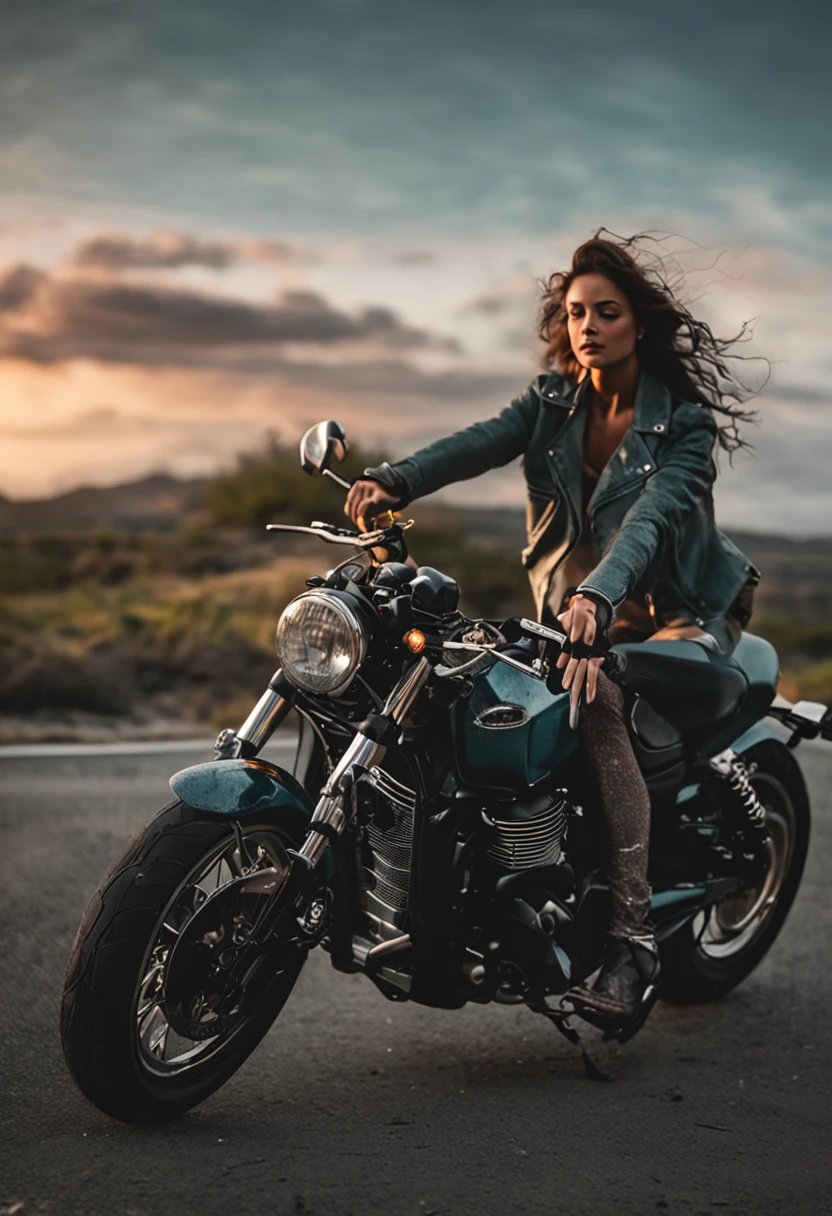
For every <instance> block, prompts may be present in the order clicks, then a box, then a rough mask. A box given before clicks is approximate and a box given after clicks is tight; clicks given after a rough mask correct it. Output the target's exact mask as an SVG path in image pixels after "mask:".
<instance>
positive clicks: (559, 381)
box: [540, 371, 673, 435]
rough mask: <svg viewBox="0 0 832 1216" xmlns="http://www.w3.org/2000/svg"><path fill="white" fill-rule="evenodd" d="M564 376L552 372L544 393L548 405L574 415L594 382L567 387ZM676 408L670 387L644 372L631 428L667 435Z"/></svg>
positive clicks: (640, 380)
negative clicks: (563, 408)
mask: <svg viewBox="0 0 832 1216" xmlns="http://www.w3.org/2000/svg"><path fill="white" fill-rule="evenodd" d="M564 384H565V382H564V379H563V377H562V376H559V375H554V374H553V375H551V376H548V377H547V378H546V380H545V381H544V383H543V385H542V387H541V391H540V396H541V398H542V400H543V401H545V402H546V403H547V404H548V405H560V406H564V407H566V408H567V409H568V410H569V412H570V414H571V413H574V411H575V410H576V409H578V408H579V407H580V405H581V403H582V402H583V401H584V400H585V394H586V391H587V389H588V387H589V384H590V378H589V376H585V377H584V378H583V380H581V381H579V382H578V383H576V384H570V385H568V386H567V387H564ZM672 408H673V397H672V396H671V392H670V389H669V388H668V387H667V385H666V384H663V383H662V381H661V380H657V379H656V377H655V376H651V375H650V373H649V372H644V371H643V372H641V373H640V375H639V378H638V388H637V389H636V399H635V403H634V405H633V421H632V423H631V424H630V425H631V428H632V429H633V430H636V431H643V432H646V433H649V434H654V435H666V434H667V432H668V429H669V427H670V414H671V410H672Z"/></svg>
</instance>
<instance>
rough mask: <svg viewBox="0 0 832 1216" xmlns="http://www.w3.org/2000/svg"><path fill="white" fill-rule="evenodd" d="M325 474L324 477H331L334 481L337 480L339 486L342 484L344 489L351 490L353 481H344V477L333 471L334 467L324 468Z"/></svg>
mask: <svg viewBox="0 0 832 1216" xmlns="http://www.w3.org/2000/svg"><path fill="white" fill-rule="evenodd" d="M323 474H324V477H331V478H332V480H333V481H334V482H336V483H337V484H338V485H339V486H341V487H342V489H344V490H349V489H351V488H352V482H350V481H344V478H343V477H339V476H338V474H337V473H333V472H332V469H324V470H323Z"/></svg>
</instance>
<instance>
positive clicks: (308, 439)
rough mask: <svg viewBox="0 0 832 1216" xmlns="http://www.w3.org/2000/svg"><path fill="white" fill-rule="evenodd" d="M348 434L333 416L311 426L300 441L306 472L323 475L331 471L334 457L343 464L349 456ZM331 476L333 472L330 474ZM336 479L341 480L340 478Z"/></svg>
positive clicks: (318, 475)
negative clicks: (330, 467) (326, 420)
mask: <svg viewBox="0 0 832 1216" xmlns="http://www.w3.org/2000/svg"><path fill="white" fill-rule="evenodd" d="M348 451H349V448H348V446H347V436H346V435H345V434H344V428H343V427H342V426H341V423H340V422H335V421H334V420H333V419H332V418H330V419H329V421H328V422H319V423H318V424H317V425H316V426H311V427H310V428H309V430H308V431H307V432H306V434H305V435H304V437H303V439H301V441H300V463H301V467H302V468H303V471H304V473H309V475H310V476H311V477H323V476H324V475H325V474H327V473H329V466H330V465H331V464H332V460H333V458H334V459H335V460H337V461H338V463H339V464H341V463H342V462H343V461H344V460H345V459H346V456H347V452H348ZM330 476H331V474H330ZM336 480H338V481H340V480H341V479H340V478H337V479H336Z"/></svg>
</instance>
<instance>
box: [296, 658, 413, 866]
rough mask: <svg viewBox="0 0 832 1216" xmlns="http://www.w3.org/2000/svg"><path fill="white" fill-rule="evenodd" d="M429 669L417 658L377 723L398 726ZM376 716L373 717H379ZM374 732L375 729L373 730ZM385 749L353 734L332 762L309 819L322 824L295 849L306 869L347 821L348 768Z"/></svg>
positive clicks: (365, 765) (371, 763)
mask: <svg viewBox="0 0 832 1216" xmlns="http://www.w3.org/2000/svg"><path fill="white" fill-rule="evenodd" d="M430 672H431V665H430V661H429V660H428V659H426V658H425V657H424V656H423V657H422V658H420V659H419V660H418V661H417V662H416V663H414V664H413V666H412V667H410V668H408V670H407V671H406V672H405V673H404V675H403V676H402V677H401V679H400V680H399V682H398V683H397V684H396V686H395V687H394V688H393V690H392V691H391V693H390V695H389V696H388V698H387V700H386V701H385V703H384V708H383V709H382V711H381V714H380V715H379V719H380V723H379V724H380V725H381V726H385V725H386V726H388V727H391V728H392V727H394V726H401V724H402V723H403V722H404V720H405V718H406V717H407V715H408V714H409V713H410V710H411V709H412V708H413V705H414V703H415V701H416V698H417V697H418V696H419V693H420V692H421V691H422V689H423V688H424V686H425V684H426V683H427V680H428V677H429V675H430ZM379 719H376V720H377V721H379ZM374 733H376V732H374ZM386 753H387V744H386V743H383V742H380V741H379V740H376V739H371V738H370V737H369V736H368V735H364V734H360V733H359V734H357V735H356V736H355V738H354V739H353V741H352V743H351V744H350V745H349V747H348V748H347V750H346V751H345V752H344V754H343V756H342V757H341V759H340V760H339V762H338V764H337V765H336V766H335V768H334V770H333V772H332V775H331V776H330V778H329V780H328V781H327V783H326V785H325V786H324V788H323V790H322V791H321V799H320V801H319V803H318V805H317V806H316V807H315V814H314V816H313V823H315V824H318V825H320V827H322V828H324V829H325V830H324V831H323V832H321V831H317V830H316V829H315V828H313V829H312V830H311V831H310V832H309V833H308V834H307V837H306V839H305V840H304V842H303V844H302V846H301V848H300V849H299V854H300V856H301V857H302V858H303V859H304V861H306V862H307V864H308V865H309V867H310V869H311V868H312V867H313V866H314V865H316V864H317V862H318V861H319V860H320V858H321V856H322V855H323V852H324V850H325V849H326V846H327V844H328V842H329V835H328V833H327V830H326V829H328V830H329V831H331V832H333V833H335V834H336V835H338V836H340V835H341V833H342V832H343V830H344V828H345V827H346V824H347V813H346V810H345V807H344V792H345V788H346V786H347V785H348V780H349V774H350V771H351V770H352V769H353V768H355V767H358V768H362V769H371V768H374V767H375V766H376V765H377V764H379V763H380V762H381V761H382V760H383V759H384V756H385V755H386Z"/></svg>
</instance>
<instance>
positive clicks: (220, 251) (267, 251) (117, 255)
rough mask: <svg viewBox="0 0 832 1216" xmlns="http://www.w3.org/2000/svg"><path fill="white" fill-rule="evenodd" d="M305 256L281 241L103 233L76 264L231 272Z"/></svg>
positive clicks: (85, 246) (83, 247) (84, 246)
mask: <svg viewBox="0 0 832 1216" xmlns="http://www.w3.org/2000/svg"><path fill="white" fill-rule="evenodd" d="M302 256H308V255H304V254H303V252H302V251H301V250H298V249H294V248H292V247H291V246H290V245H286V244H283V243H282V242H280V241H262V240H260V241H255V240H244V239H236V240H214V241H203V240H199V239H198V238H197V237H194V236H189V235H188V234H187V233H184V232H155V233H151V234H150V235H149V236H146V237H142V238H134V237H131V236H129V235H128V234H126V233H120V232H113V233H102V234H101V235H99V236H94V237H90V239H89V240H86V241H82V242H81V243H80V244H79V245H78V247H77V249H76V250H75V252H74V254H73V257H72V261H73V262H74V264H75V265H76V266H88V267H94V268H96V269H99V270H110V271H122V270H175V269H180V268H182V267H184V266H202V267H205V268H207V269H208V270H227V269H228V268H229V267H230V266H234V265H237V264H238V263H240V262H264V263H267V264H273V265H285V264H287V263H291V262H295V261H297V260H298V259H299V258H300V257H302Z"/></svg>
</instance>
